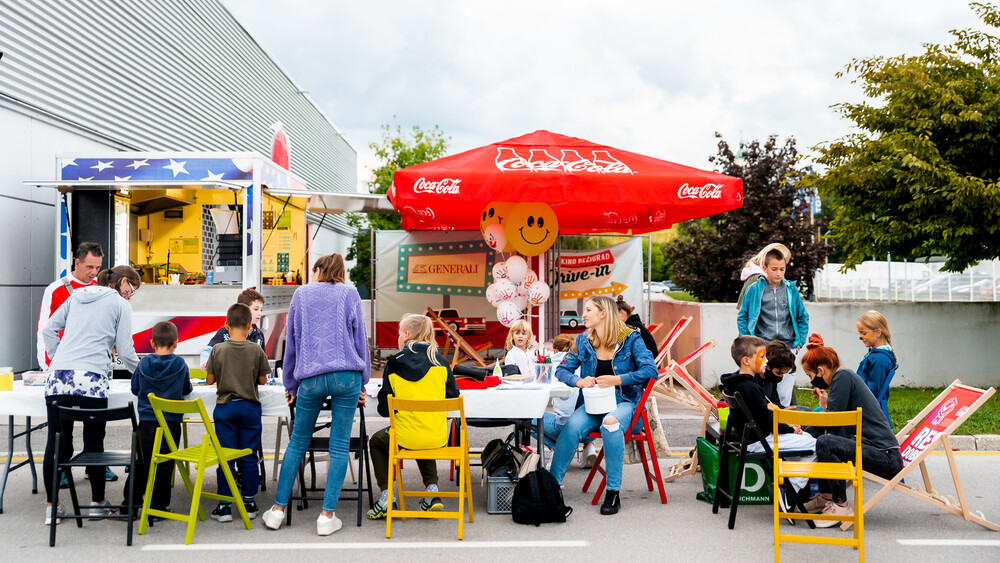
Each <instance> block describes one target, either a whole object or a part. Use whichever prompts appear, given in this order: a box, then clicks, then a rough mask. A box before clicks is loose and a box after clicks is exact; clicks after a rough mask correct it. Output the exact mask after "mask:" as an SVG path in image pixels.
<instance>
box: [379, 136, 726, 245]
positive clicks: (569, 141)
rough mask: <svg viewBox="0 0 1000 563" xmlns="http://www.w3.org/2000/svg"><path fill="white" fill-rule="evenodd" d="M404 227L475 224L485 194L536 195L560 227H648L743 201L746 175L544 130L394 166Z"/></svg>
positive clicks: (570, 230)
mask: <svg viewBox="0 0 1000 563" xmlns="http://www.w3.org/2000/svg"><path fill="white" fill-rule="evenodd" d="M388 197H389V201H390V202H392V205H393V207H394V208H395V209H396V211H398V212H399V213H401V214H402V215H403V228H404V229H406V230H476V229H479V220H480V217H481V214H482V211H483V208H485V207H486V205H487V204H489V203H492V202H511V201H512V202H521V201H541V202H545V203H548V204H549V205H551V206H552V209H553V210H554V211H555V213H556V216H557V217H558V218H559V232H561V233H563V234H579V233H603V232H622V233H624V232H631V233H633V234H638V233H647V232H651V231H658V230H661V229H666V228H669V227H670V226H671V225H672V224H674V223H679V222H681V221H686V220H688V219H694V218H698V217H705V216H708V215H714V214H716V213H721V212H723V211H729V210H731V209H736V208H738V207H740V206H741V205H743V181H742V180H740V179H739V178H733V177H730V176H725V175H722V174H717V173H715V172H708V171H705V170H699V169H697V168H691V167H690V166H683V165H680V164H674V163H672V162H667V161H665V160H659V159H657V158H652V157H648V156H643V155H641V154H636V153H633V152H628V151H624V150H621V149H616V148H613V147H608V146H605V145H598V144H595V143H591V142H590V141H585V140H583V139H577V138H576V137H567V136H565V135H559V134H557V133H550V132H548V131H535V132H534V133H529V134H527V135H523V136H521V137H515V138H513V139H508V140H506V141H502V142H499V143H493V144H491V145H486V146H484V147H479V148H476V149H472V150H469V151H465V152H463V153H459V154H455V155H451V156H446V157H444V158H439V159H437V160H432V161H430V162H424V163H422V164H417V165H415V166H410V167H409V168H404V169H402V170H397V171H396V174H395V176H394V177H393V183H392V187H391V188H390V189H389V193H388Z"/></svg>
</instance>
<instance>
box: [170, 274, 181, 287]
mask: <svg viewBox="0 0 1000 563" xmlns="http://www.w3.org/2000/svg"><path fill="white" fill-rule="evenodd" d="M180 284H181V275H180V274H170V285H180Z"/></svg>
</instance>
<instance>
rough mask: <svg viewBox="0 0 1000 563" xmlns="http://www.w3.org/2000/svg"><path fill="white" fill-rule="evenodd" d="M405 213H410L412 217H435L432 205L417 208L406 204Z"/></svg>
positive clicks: (425, 218) (424, 218)
mask: <svg viewBox="0 0 1000 563" xmlns="http://www.w3.org/2000/svg"><path fill="white" fill-rule="evenodd" d="M403 214H404V215H409V216H410V217H417V218H419V219H422V220H431V219H433V218H434V210H433V209H431V208H430V207H423V208H420V209H416V208H413V207H410V206H409V205H406V206H404V207H403Z"/></svg>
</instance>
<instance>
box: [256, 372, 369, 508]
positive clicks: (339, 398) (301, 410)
mask: <svg viewBox="0 0 1000 563" xmlns="http://www.w3.org/2000/svg"><path fill="white" fill-rule="evenodd" d="M360 396H361V372H360V371H334V372H331V373H324V374H320V375H316V376H313V377H310V378H308V379H303V380H302V381H300V382H299V391H298V395H297V396H296V397H295V426H293V427H292V435H291V436H290V437H289V438H288V447H287V448H286V449H285V456H284V458H283V459H282V462H281V474H280V475H279V476H278V489H277V491H275V493H274V504H276V505H278V506H280V507H286V506H288V499H290V498H291V496H292V487H293V486H294V485H295V478H296V477H298V473H299V466H300V465H301V464H302V457H303V456H304V455H305V453H306V448H308V447H309V442H311V441H312V435H313V430H314V428H315V426H316V417H317V416H319V411H320V409H321V408H323V403H324V401H326V399H327V397H329V398H330V416H331V417H332V424H331V426H330V446H329V452H330V464H329V468H328V469H327V472H326V490H325V491H324V492H323V510H324V511H326V512H333V511H334V510H336V509H337V500H338V499H339V498H340V490H341V489H342V488H343V487H344V476H345V475H347V458H348V455H349V453H350V452H349V451H348V447H349V446H350V442H351V428H352V427H353V426H354V410H355V409H357V408H358V398H359V397H360Z"/></svg>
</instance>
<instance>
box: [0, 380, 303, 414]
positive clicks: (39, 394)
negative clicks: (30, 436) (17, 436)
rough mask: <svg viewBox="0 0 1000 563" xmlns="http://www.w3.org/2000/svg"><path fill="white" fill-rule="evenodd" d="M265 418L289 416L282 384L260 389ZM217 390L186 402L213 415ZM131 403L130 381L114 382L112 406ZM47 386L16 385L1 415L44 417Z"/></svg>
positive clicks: (1, 398) (197, 392)
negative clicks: (202, 406)
mask: <svg viewBox="0 0 1000 563" xmlns="http://www.w3.org/2000/svg"><path fill="white" fill-rule="evenodd" d="M257 393H258V394H259V395H260V404H261V410H262V413H261V414H262V415H263V416H288V404H287V403H286V402H285V388H284V387H282V386H281V385H261V386H259V387H258V388H257ZM215 397H216V389H215V386H214V385H196V386H195V387H194V391H193V392H192V393H191V394H190V395H188V396H187V397H184V398H185V399H198V398H200V399H201V400H202V402H204V403H205V410H207V411H208V415H209V416H211V415H212V411H214V410H215ZM129 401H132V403H133V404H137V403H138V402H139V399H138V398H137V397H136V396H135V395H133V394H132V388H131V382H130V381H127V380H124V379H116V380H112V381H111V389H110V394H109V396H108V406H109V407H124V406H125V405H127V404H128V402H129ZM46 414H47V413H46V412H45V386H44V385H29V386H27V387H26V386H25V385H24V384H23V383H22V382H21V381H15V382H14V390H13V391H0V416H30V417H32V418H35V417H37V418H45V417H46Z"/></svg>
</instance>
